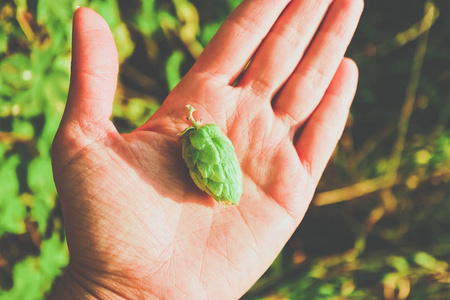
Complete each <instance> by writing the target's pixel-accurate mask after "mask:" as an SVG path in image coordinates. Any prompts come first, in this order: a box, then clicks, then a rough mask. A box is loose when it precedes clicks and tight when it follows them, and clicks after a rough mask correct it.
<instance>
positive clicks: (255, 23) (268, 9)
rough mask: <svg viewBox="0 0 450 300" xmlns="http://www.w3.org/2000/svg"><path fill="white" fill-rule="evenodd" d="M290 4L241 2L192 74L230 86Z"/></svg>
mask: <svg viewBox="0 0 450 300" xmlns="http://www.w3.org/2000/svg"><path fill="white" fill-rule="evenodd" d="M291 1H292V0H277V1H268V0H246V1H243V2H242V3H241V4H240V5H239V6H238V7H237V8H236V9H235V10H234V11H233V12H232V13H231V14H230V16H229V17H228V18H227V19H226V20H225V21H224V23H223V24H222V26H221V27H220V29H219V30H218V32H217V33H216V35H215V36H214V37H213V38H212V40H211V41H210V43H209V44H208V46H207V47H206V48H205V50H204V51H203V53H202V54H201V55H200V57H199V58H198V60H197V62H196V64H195V65H194V67H193V68H192V71H193V72H197V73H207V74H209V75H213V76H215V77H216V78H220V79H222V80H223V81H224V83H227V84H231V83H233V82H234V80H235V79H236V78H237V77H238V75H239V74H240V72H241V71H242V70H243V68H244V67H245V66H246V64H247V63H248V61H249V60H250V58H251V57H252V55H253V53H254V52H255V50H256V49H257V48H258V46H259V45H260V44H261V41H262V40H263V39H264V37H265V36H266V35H267V33H268V32H269V30H270V28H271V27H272V26H273V24H274V23H275V21H276V20H277V19H278V17H279V15H280V14H281V13H282V12H283V10H284V9H285V7H286V5H287V4H288V3H289V2H291Z"/></svg>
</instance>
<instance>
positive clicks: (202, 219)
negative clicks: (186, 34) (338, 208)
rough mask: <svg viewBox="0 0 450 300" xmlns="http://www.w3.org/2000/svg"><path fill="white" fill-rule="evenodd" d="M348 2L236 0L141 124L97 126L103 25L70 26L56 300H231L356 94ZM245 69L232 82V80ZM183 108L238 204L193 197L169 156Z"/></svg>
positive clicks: (305, 200) (323, 159) (314, 177)
mask: <svg viewBox="0 0 450 300" xmlns="http://www.w3.org/2000/svg"><path fill="white" fill-rule="evenodd" d="M362 9H363V1H362V0H334V1H331V0H292V1H289V0H277V1H268V0H245V1H243V3H242V4H241V5H240V6H239V7H238V8H237V9H236V10H235V11H234V12H233V13H232V14H231V15H230V17H229V18H228V19H227V20H226V21H225V22H224V24H223V26H222V27H221V29H220V30H219V32H218V33H217V34H216V36H215V37H214V38H213V40H212V41H211V42H210V44H209V45H208V47H207V48H206V49H205V51H204V52H203V54H202V55H201V57H200V58H199V59H198V61H197V62H196V63H195V65H194V66H193V68H192V69H191V70H190V71H189V73H188V74H187V75H186V76H185V78H183V79H182V81H181V82H180V83H179V85H178V86H177V87H176V88H175V89H174V90H173V91H172V92H171V94H170V95H169V96H168V98H167V99H166V100H165V101H164V103H163V105H162V106H161V108H160V109H159V110H158V111H157V112H156V113H155V114H154V115H153V116H152V117H151V118H150V119H149V120H148V122H147V123H146V124H144V125H143V126H141V127H140V128H138V129H136V130H135V131H133V132H132V133H129V134H123V135H121V134H119V133H118V132H117V130H116V129H115V127H114V125H113V124H112V123H111V121H110V120H109V119H110V116H111V113H112V105H113V103H112V102H113V98H114V93H115V88H116V80H117V72H118V59H117V50H116V48H115V45H114V41H113V38H112V35H111V33H110V31H109V28H108V26H107V24H106V23H105V21H104V20H103V19H102V18H101V17H100V16H99V15H98V14H96V13H95V12H93V11H92V10H90V9H87V8H79V9H78V10H77V11H76V12H75V16H74V31H73V62H72V77H71V85H70V91H69V96H68V100H67V106H66V110H65V112H64V116H63V119H62V121H61V125H60V128H59V130H58V133H57V135H56V137H55V140H54V144H53V169H54V178H55V182H56V186H57V189H58V193H59V196H60V201H61V206H62V210H63V216H64V222H65V228H66V233H67V242H68V246H69V250H70V264H69V266H68V268H67V270H66V273H65V275H64V277H63V279H62V281H61V282H60V283H59V285H58V287H57V289H56V291H55V293H54V295H53V296H54V297H55V298H57V299H62V298H74V297H75V296H80V297H86V298H89V297H92V298H100V299H116V298H127V299H152V298H164V299H237V298H239V297H240V296H241V295H243V294H244V293H245V292H246V291H247V290H248V289H249V288H250V287H251V286H252V284H253V283H254V282H255V281H256V280H257V279H258V278H259V277H260V276H261V275H262V274H263V272H264V271H265V270H266V269H267V268H268V267H269V266H270V264H271V263H272V261H273V260H274V259H275V257H276V256H277V255H278V253H279V252H280V251H281V249H282V247H283V246H284V245H285V244H286V242H287V241H288V239H289V237H290V236H291V234H292V233H293V232H294V230H295V229H296V228H297V226H298V225H299V223H300V221H301V220H302V218H303V215H304V213H305V211H306V210H307V208H308V205H309V203H310V201H311V198H312V196H313V193H314V190H315V188H316V185H317V183H318V181H319V179H320V177H321V175H322V172H323V170H324V168H325V166H326V164H327V162H328V160H329V158H330V156H331V154H332V152H333V150H334V148H335V146H336V143H337V141H338V140H339V138H340V136H341V134H342V130H343V128H344V125H345V122H346V119H347V115H348V110H349V107H350V104H351V102H352V99H353V96H354V92H355V89H356V84H357V77H358V76H357V68H356V66H355V64H354V63H353V62H352V61H351V60H349V59H345V58H343V56H344V53H345V51H346V48H347V46H348V44H349V42H350V39H351V37H352V35H353V33H354V30H355V28H356V26H357V23H358V20H359V17H360V14H361V12H362ZM250 59H252V60H251V63H250V65H249V66H248V68H247V69H246V70H245V73H244V74H243V76H242V77H239V80H238V81H237V82H236V80H237V78H238V76H239V75H240V74H241V72H242V71H243V69H244V67H245V66H246V65H247V63H248V61H249V60H250ZM186 104H190V105H192V106H193V107H195V109H196V110H197V112H196V113H195V116H196V118H197V119H200V118H201V119H202V120H203V123H204V124H206V123H216V124H218V125H219V126H220V127H221V129H222V130H223V132H225V133H226V134H227V136H228V137H229V138H230V140H231V141H232V142H233V144H234V147H235V150H236V154H237V157H238V159H239V161H240V165H241V169H242V172H243V176H244V179H243V187H244V190H243V195H242V198H241V201H240V204H239V206H237V207H236V206H232V207H228V208H224V207H222V205H220V204H218V203H217V202H216V201H215V200H214V199H212V198H211V197H210V196H209V195H207V194H206V193H204V192H201V191H200V190H199V189H198V188H197V187H196V186H195V184H194V183H193V181H192V180H191V178H190V177H189V173H188V169H187V167H186V165H185V163H184V162H183V160H182V157H181V140H180V139H179V136H177V134H178V133H180V132H181V131H183V129H185V128H186V127H188V126H190V124H189V123H188V121H186V117H187V110H186V108H185V105H186Z"/></svg>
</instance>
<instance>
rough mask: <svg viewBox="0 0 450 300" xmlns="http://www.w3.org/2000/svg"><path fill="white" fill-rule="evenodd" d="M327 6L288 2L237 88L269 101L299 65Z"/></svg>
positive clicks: (314, 0)
mask: <svg viewBox="0 0 450 300" xmlns="http://www.w3.org/2000/svg"><path fill="white" fill-rule="evenodd" d="M331 2H332V0H294V1H292V2H291V3H290V4H289V5H288V6H287V7H286V9H285V11H284V12H283V13H282V15H281V16H280V18H279V19H278V20H277V21H276V23H275V24H274V26H273V28H272V29H271V31H270V32H269V34H268V35H267V37H266V38H265V39H264V42H263V43H262V44H261V46H260V47H259V48H258V50H257V51H256V54H255V56H254V58H253V59H252V61H251V62H250V65H249V67H248V69H247V70H246V71H245V73H244V75H243V77H242V79H241V80H240V81H239V83H238V86H239V87H244V88H247V89H249V90H250V91H251V92H253V93H256V94H257V95H263V96H265V97H264V98H265V99H267V100H269V101H270V100H271V99H272V96H273V95H274V94H275V93H276V91H277V90H278V89H279V88H280V87H281V85H282V84H283V83H284V82H285V81H286V79H287V78H288V77H289V76H290V75H291V73H292V72H293V71H294V69H295V67H296V66H297V64H298V63H299V61H300V59H301V57H302V56H303V53H304V52H305V50H306V48H307V47H308V44H309V43H310V41H311V40H312V38H313V36H314V34H315V32H316V31H317V29H318V28H319V26H320V23H321V22H322V19H323V17H324V16H325V14H326V12H327V10H328V7H329V5H330V3H331ZM258 100H259V99H258Z"/></svg>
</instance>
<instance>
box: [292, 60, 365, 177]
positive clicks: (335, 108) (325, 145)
mask: <svg viewBox="0 0 450 300" xmlns="http://www.w3.org/2000/svg"><path fill="white" fill-rule="evenodd" d="M357 82H358V67H357V66H356V64H355V63H354V62H353V61H352V60H351V59H347V58H345V59H344V60H342V62H341V64H340V66H339V68H338V70H337V72H336V74H335V75H334V77H333V80H332V82H331V84H330V86H329V87H328V89H327V91H326V93H325V95H324V97H323V99H322V101H320V103H319V105H318V106H317V108H316V110H315V111H314V112H313V114H312V115H311V117H310V118H309V119H308V121H307V122H306V124H305V127H304V128H303V131H302V132H301V134H300V136H299V138H298V140H297V141H296V143H295V148H296V150H297V153H298V156H299V158H300V161H301V162H302V163H303V165H304V166H305V167H306V169H307V170H308V171H309V173H310V175H311V177H312V178H313V180H314V181H315V182H317V181H318V180H319V178H320V176H321V175H322V173H323V170H324V169H325V166H326V164H327V163H328V160H329V159H330V157H331V154H332V153H333V151H334V149H335V147H336V144H337V142H338V140H339V139H340V138H341V135H342V131H343V130H344V127H345V123H346V121H347V117H348V113H349V109H350V105H351V103H352V100H353V97H354V95H355V91H356V85H357Z"/></svg>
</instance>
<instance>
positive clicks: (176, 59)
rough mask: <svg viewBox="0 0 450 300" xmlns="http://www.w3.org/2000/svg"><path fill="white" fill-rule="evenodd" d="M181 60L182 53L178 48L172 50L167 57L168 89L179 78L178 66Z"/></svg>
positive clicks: (173, 85) (182, 58)
mask: <svg viewBox="0 0 450 300" xmlns="http://www.w3.org/2000/svg"><path fill="white" fill-rule="evenodd" d="M183 60H184V54H183V52H182V51H180V50H177V51H174V52H173V53H172V54H171V55H170V56H169V58H168V59H167V63H166V78H167V84H168V86H169V90H172V89H173V88H174V87H175V86H176V85H177V84H178V82H180V80H181V77H182V75H181V74H180V73H181V72H180V67H181V64H182V63H183Z"/></svg>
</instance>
